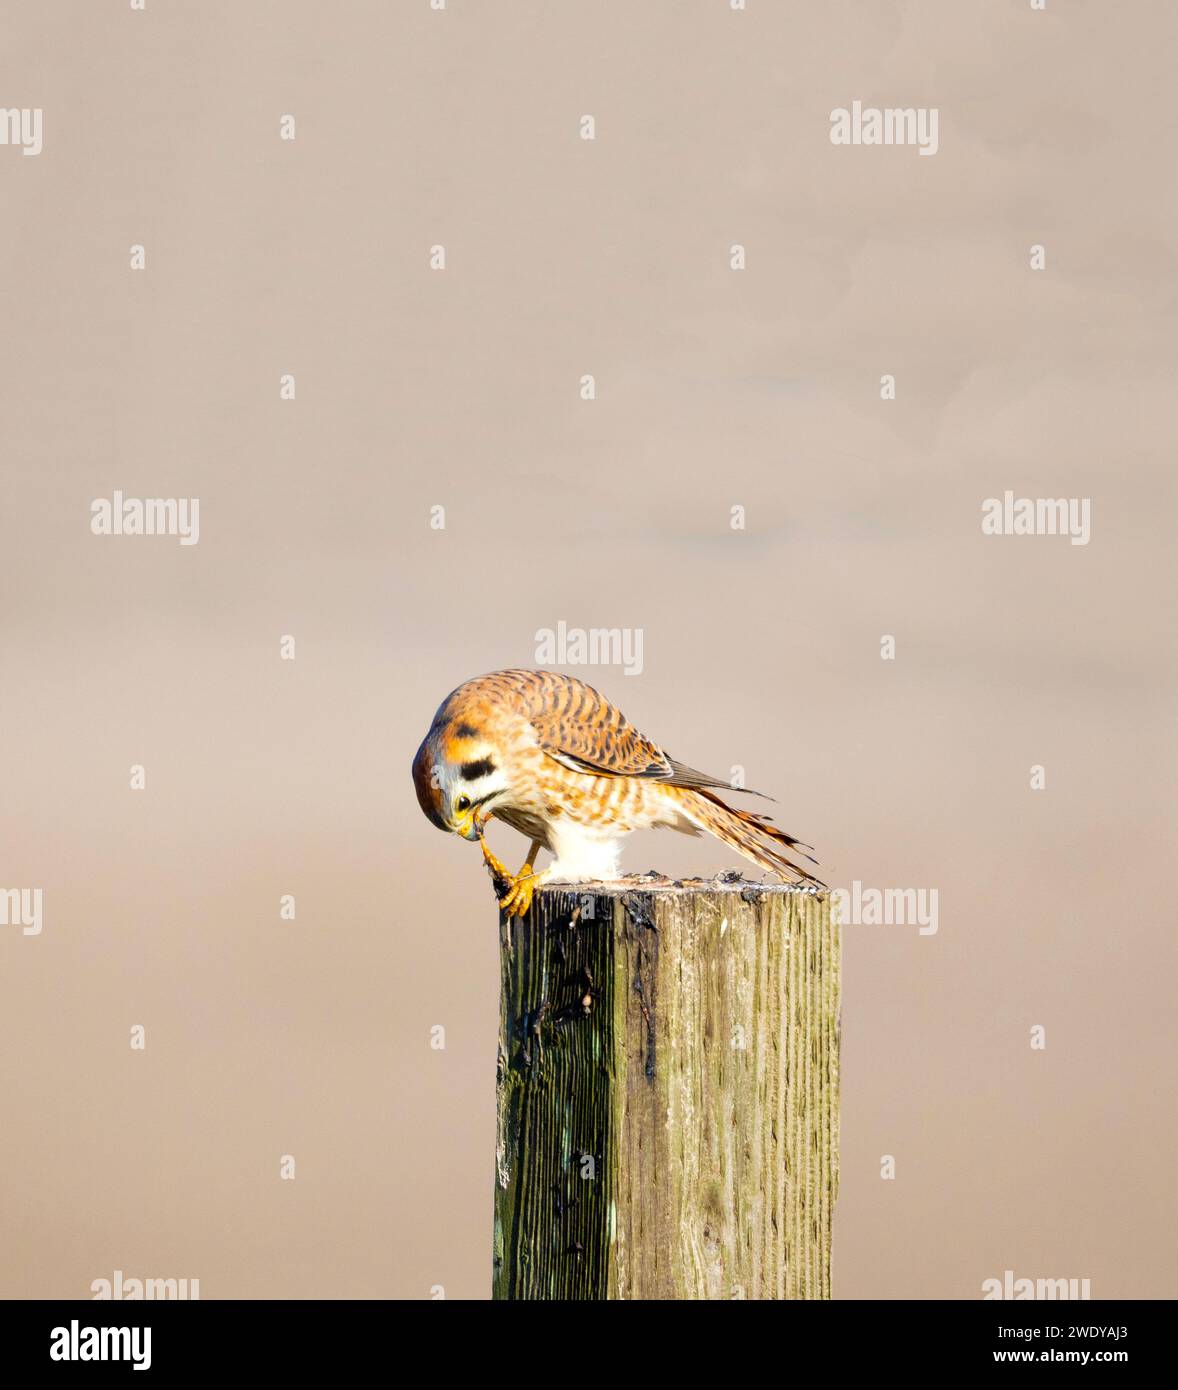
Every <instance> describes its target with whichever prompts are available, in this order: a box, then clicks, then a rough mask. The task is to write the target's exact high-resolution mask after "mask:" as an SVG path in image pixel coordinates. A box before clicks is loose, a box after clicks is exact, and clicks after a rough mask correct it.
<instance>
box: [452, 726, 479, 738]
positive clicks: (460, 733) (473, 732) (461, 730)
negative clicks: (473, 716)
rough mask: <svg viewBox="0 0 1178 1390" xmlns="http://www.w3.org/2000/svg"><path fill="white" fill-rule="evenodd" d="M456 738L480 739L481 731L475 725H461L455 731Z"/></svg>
mask: <svg viewBox="0 0 1178 1390" xmlns="http://www.w3.org/2000/svg"><path fill="white" fill-rule="evenodd" d="M454 736H455V738H478V736H479V731H478V730H477V729H476V728H475V727H474V725H473V724H459V726H458V727H457V728H456V729H455V730H454Z"/></svg>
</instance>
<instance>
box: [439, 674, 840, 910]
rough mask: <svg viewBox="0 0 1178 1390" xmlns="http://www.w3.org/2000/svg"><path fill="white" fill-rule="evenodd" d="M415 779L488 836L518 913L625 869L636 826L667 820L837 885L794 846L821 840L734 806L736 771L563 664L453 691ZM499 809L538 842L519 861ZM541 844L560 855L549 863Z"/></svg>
mask: <svg viewBox="0 0 1178 1390" xmlns="http://www.w3.org/2000/svg"><path fill="white" fill-rule="evenodd" d="M413 785H414V788H416V792H417V802H419V805H420V806H421V810H423V812H424V815H426V817H427V819H428V820H430V821H431V823H433V824H434V826H437V827H438V830H444V831H448V833H449V834H456V835H460V837H462V838H463V840H470V841H478V844H480V845H481V848H483V858H484V860H485V863H487V866H488V867H490V870H491V874H492V877H494V880H495V881H497V897H498V901H499V906H501V909H502V910H503V912H506V913H508V916H513V915H515V916H519V917H523V916H526V915H527V912H529V908H530V906H531V901H533V897H534V894H535V891H537V888H540V887H541V885H542V884H544V883H548V881H560V883H586V881H592V880H606V881H609V880H615V878H618V876H619V858H620V844H622V840H623V837H624V835H627V834H630V833H631V831H634V830H647V828H651V827H656V826H665V827H669V828H670V830H677V831H680V833H683V834H688V835H698V834H701V833H708V834H712V835H715V837H716V838H718V840H722V841H723V842H725V844H726V845H729V847H730V848H733V849H737V851H739V852H740V853H741V855H744V856H745V858H747V859H751V860H752V862H754V863H755V865H758V866H759V867H761V869H765V870H769V872H772V873H776V874H777V876H779V877H782V878H786V880H787V881H791V883H797V884H804V885H808V887H814V888H825V887H826V885H825V884H823V883H822V880H821V878H816V877H815V876H814V874H812V873H809V872H808V870H807V869H804V867H801V866H800V865H797V863H794V862H793V859H790V858H787V851H789V852H790V853H794V855H797V856H798V858H801V859H808V860H809V862H811V863H814V865H816V863H818V860H816V859H814V856H812V855H811V853H807V852H805V851H809V849H811V848H812V847H811V845H807V844H804V841H801V840H796V838H794V837H793V835H787V834H786V833H784V831H783V830H779V828H777V827H776V826H773V823H772V821H770V819H769V817H768V816H762V815H757V813H752V812H747V810H739V809H736V808H734V806H729V805H727V803H726V802H725V801H723V799H722V798H720V795H719V791H720V790H725V791H732V790H733V787H732V783H729V781H723V780H722V778H719V777H711V776H708V774H707V773H701V771H695V769H693V767H688V766H686V765H684V763H680V762H677V760H676V759H673V758H670V756H669V755H668V753H665V752H663V749H662V748H661V746H659V745H658V744H655V742H654V741H652V739H649V738H647V737H645V735H644V734H641V733H638V730H637V728H636V727H634V726H633V724H631V723H630V721H629V720H627V719H626V716H624V714H623V713H622V712H620V710H619V709H618V706H616V705H613V703H611V702H609V701H608V699H606V698H605V696H604V695H601V694H598V691H595V689H594V688H592V687H591V685H587V684H586V682H584V681H581V680H577V678H576V677H574V676H563V674H560V673H558V671H542V670H506V671H492V673H490V674H488V676H477V677H474V678H473V680H469V681H466V682H465V684H462V685H459V687H458V688H456V689H453V691H451V694H449V695H448V696H446V698H445V699H444V701H442V703H441V705H439V706H438V712H437V714H434V720H433V723H431V724H430V730H428V733H427V734H426V737H424V739H423V741H421V746H420V748H419V749H417V753H416V756H414V759H413ZM741 790H743V788H741ZM752 795H761V794H759V792H752ZM492 817H497V819H498V820H502V821H503V823H505V824H508V826H510V827H512V828H513V830H519V831H520V833H522V834H524V835H527V838H529V840H530V848H529V853H527V859H526V862H524V865H523V867H522V869H520V870H519V873H516V874H512V873H509V872H508V869H506V866H505V865H503V863H502V862H501V860H499V859H498V858H497V856H495V855H494V853H492V851H491V848H490V845H488V844H487V840H485V826H487V821H488V820H491V819H492ZM541 849H547V851H549V852H551V853H552V855H554V859H552V863H551V865H549V866H548V867H547V869H544V870H537V867H535V860H537V856H538V853H540V851H541ZM498 885H502V888H503V892H502V895H499V894H498Z"/></svg>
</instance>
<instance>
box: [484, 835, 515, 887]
mask: <svg viewBox="0 0 1178 1390" xmlns="http://www.w3.org/2000/svg"><path fill="white" fill-rule="evenodd" d="M479 846H480V848H481V849H482V851H483V858H484V859H485V860H486V861H487V868H488V869H490V870H491V875H492V877H494V878H496V879H498V880H499V881H500V882H501V883H510V882H511V881H512V878H511V875H510V874H509V873H508V872H507V865H506V864H505V863H504V862H503V860H502V859H497V858H496V857H495V855H494V854H492V853H491V846H490V845H489V844H487V842H486V840H484V839H483V831H482V826H480V827H479Z"/></svg>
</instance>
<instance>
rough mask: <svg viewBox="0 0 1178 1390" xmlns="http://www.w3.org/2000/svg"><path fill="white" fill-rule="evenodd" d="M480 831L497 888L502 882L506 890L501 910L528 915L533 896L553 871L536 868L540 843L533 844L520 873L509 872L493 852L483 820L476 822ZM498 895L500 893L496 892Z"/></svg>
mask: <svg viewBox="0 0 1178 1390" xmlns="http://www.w3.org/2000/svg"><path fill="white" fill-rule="evenodd" d="M476 824H477V826H478V831H479V845H480V846H481V847H482V851H483V858H484V859H485V860H486V862H487V868H488V869H490V870H491V875H492V877H493V878H494V879H495V881H496V889H498V886H499V885H500V884H502V885H503V886H504V887H505V888H506V890H507V891H506V892H505V893H504V894H503V896H502V897H501V898H499V907H500V910H501V911H503V912H506V913H507V915H508V916H509V917H526V916H527V915H528V909H529V908H530V907H531V906H532V898H533V896H534V894H535V892H536V889H537V888H539V886H540V884H541V883H543V882H544V880H545V879H546V878H547V877H548V875H549V874H550V873H551V872H552V871H551V869H544V870H543V871H542V872H541V873H537V872H536V870H535V865H534V862H533V861H534V859H535V856H536V852H537V851H538V850H539V848H540V845H539V843H538V842H537V843H535V844H533V845H532V853H531V857H530V858H529V859H528V862H527V863H526V864H525V865H524V866H523V868H522V869H521V870H520V871H519V873H518V874H509V873H508V872H507V866H506V865H505V864H504V863H503V861H502V860H501V859H497V858H496V857H495V855H494V854H492V852H491V847H490V845H488V844H487V841H486V839H485V838H484V837H483V826H482V823H481V822H476ZM496 896H498V893H496Z"/></svg>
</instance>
